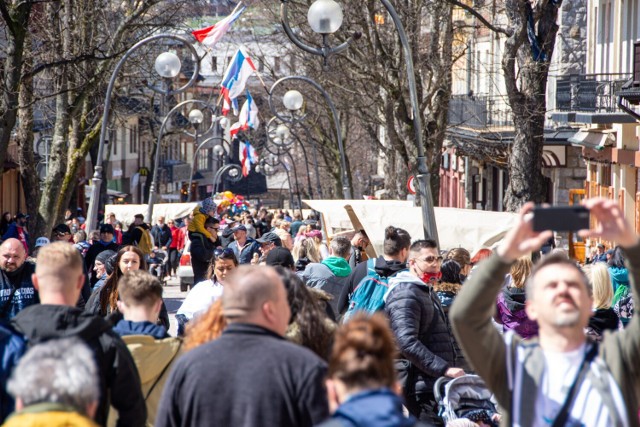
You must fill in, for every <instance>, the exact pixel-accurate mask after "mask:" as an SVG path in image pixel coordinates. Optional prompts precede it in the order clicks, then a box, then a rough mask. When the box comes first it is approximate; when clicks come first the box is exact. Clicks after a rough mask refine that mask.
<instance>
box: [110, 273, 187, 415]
mask: <svg viewBox="0 0 640 427" xmlns="http://www.w3.org/2000/svg"><path fill="white" fill-rule="evenodd" d="M118 295H119V296H120V301H118V310H120V312H121V313H122V314H123V316H124V319H123V320H121V321H119V322H118V324H117V325H116V326H115V327H114V328H113V331H114V332H115V333H117V334H118V335H120V336H121V337H122V340H123V341H124V343H125V344H126V345H127V347H128V348H129V351H130V352H131V354H132V356H133V360H134V361H135V363H136V367H137V368H138V372H139V373H140V378H141V380H142V394H143V395H144V396H146V398H145V402H146V404H147V424H146V425H148V426H151V425H153V424H154V422H155V415H156V413H157V410H158V404H159V403H160V396H161V395H162V389H163V388H164V384H165V382H166V380H167V378H168V376H169V375H168V374H169V372H170V371H171V369H170V368H171V364H172V363H173V361H174V360H176V359H177V358H178V356H179V353H180V347H181V346H182V341H181V340H180V339H179V338H172V337H170V336H169V334H167V330H166V329H165V328H164V327H163V326H159V325H156V324H155V321H156V320H157V319H158V315H159V314H160V307H161V306H162V284H161V283H160V281H159V280H158V279H157V278H155V277H153V276H152V275H151V274H149V273H147V272H146V271H142V270H137V271H130V272H128V273H127V274H125V275H124V276H122V277H121V278H120V281H119V282H118ZM111 418H112V417H111V416H110V417H109V419H111Z"/></svg>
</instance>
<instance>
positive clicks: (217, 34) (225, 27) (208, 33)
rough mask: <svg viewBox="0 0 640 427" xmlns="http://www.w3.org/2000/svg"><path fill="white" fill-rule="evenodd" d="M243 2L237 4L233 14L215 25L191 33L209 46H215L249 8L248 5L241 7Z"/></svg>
mask: <svg viewBox="0 0 640 427" xmlns="http://www.w3.org/2000/svg"><path fill="white" fill-rule="evenodd" d="M241 4H242V3H239V4H238V6H236V8H235V10H234V11H233V12H232V13H231V15H229V16H227V17H226V18H224V19H222V20H221V21H220V22H218V23H217V24H215V25H212V26H210V27H207V28H203V29H201V30H195V31H192V32H191V34H193V36H194V37H195V38H196V40H198V41H199V42H200V43H202V44H203V45H205V46H207V47H213V46H214V45H215V44H216V43H218V42H219V41H220V39H221V38H222V37H224V35H225V34H227V31H229V29H230V28H231V25H233V23H234V22H235V21H236V20H237V19H238V18H239V17H240V15H242V12H244V10H245V9H246V8H247V7H246V6H242V7H240V5H241Z"/></svg>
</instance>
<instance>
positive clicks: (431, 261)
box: [415, 255, 442, 264]
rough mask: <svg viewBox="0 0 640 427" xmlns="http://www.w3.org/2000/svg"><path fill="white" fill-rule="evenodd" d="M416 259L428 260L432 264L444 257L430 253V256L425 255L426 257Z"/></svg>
mask: <svg viewBox="0 0 640 427" xmlns="http://www.w3.org/2000/svg"><path fill="white" fill-rule="evenodd" d="M415 259H416V260H418V261H422V262H426V263H428V264H431V263H433V262H434V261H438V262H442V257H441V256H432V255H429V256H427V257H424V258H415Z"/></svg>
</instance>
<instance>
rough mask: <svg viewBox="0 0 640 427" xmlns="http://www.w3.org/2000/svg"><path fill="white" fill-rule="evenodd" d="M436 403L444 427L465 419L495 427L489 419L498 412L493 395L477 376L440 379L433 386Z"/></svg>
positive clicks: (493, 422) (494, 423) (495, 424)
mask: <svg viewBox="0 0 640 427" xmlns="http://www.w3.org/2000/svg"><path fill="white" fill-rule="evenodd" d="M433 394H434V396H435V398H436V401H437V403H438V415H439V416H440V417H441V418H442V420H443V421H444V423H445V425H446V424H447V423H448V422H449V421H452V420H456V419H459V418H466V419H468V420H471V421H474V422H479V421H483V422H484V423H485V424H487V425H490V426H495V427H497V426H498V424H497V423H496V422H495V421H493V420H492V419H491V418H492V416H493V415H494V414H496V413H497V412H498V411H497V410H496V405H495V403H494V402H493V400H492V398H493V395H492V394H491V392H490V391H489V389H488V388H487V386H486V385H485V384H484V381H482V378H480V377H479V376H478V375H463V376H461V377H458V378H454V379H451V378H447V377H440V378H438V380H437V381H436V383H435V384H434V386H433Z"/></svg>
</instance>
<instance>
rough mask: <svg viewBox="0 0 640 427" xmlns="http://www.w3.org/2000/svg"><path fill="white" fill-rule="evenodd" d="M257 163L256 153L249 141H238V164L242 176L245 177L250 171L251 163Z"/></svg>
mask: <svg viewBox="0 0 640 427" xmlns="http://www.w3.org/2000/svg"><path fill="white" fill-rule="evenodd" d="M256 163H258V153H256V149H255V148H253V146H252V145H251V144H249V141H245V142H241V143H240V164H241V165H242V176H244V177H246V176H247V175H249V172H250V171H251V165H253V164H256Z"/></svg>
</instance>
